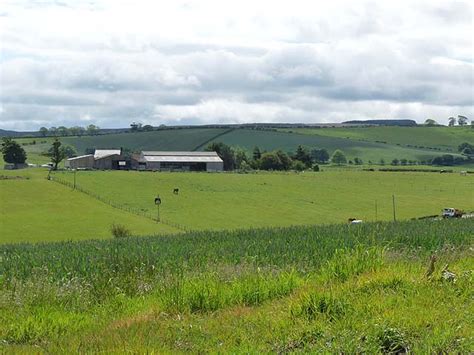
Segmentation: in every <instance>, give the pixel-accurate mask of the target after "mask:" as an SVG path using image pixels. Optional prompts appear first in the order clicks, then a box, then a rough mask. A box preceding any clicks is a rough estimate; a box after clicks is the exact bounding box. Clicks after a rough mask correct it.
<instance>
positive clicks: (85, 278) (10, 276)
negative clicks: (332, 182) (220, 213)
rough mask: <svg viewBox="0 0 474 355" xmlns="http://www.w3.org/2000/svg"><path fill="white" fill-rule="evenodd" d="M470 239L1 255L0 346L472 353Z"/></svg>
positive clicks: (181, 239) (307, 233) (294, 238)
mask: <svg viewBox="0 0 474 355" xmlns="http://www.w3.org/2000/svg"><path fill="white" fill-rule="evenodd" d="M472 237H473V230H472V221H469V220H453V221H437V222H433V221H424V222H421V221H419V222H414V221H410V222H400V223H377V224H365V225H360V226H348V225H332V226H319V227H313V226H307V227H304V226H302V227H291V228H280V229H279V228H271V229H252V230H240V231H233V232H224V231H223V232H193V233H187V234H184V235H179V236H161V237H159V236H157V237H146V238H145V237H144V238H124V239H118V240H102V241H99V240H92V241H81V242H68V243H65V242H62V243H54V244H36V245H33V244H20V245H3V246H0V260H1V263H0V275H1V278H0V307H1V308H0V339H1V340H2V341H1V342H0V344H1V345H0V346H1V347H2V348H1V349H2V350H3V351H7V352H11V351H32V350H33V349H36V351H52V352H56V351H57V352H64V351H85V352H89V351H105V352H110V351H116V352H123V351H132V352H144V351H152V350H155V351H171V352H174V351H193V352H198V351H223V352H227V351H237V352H242V351H243V352H248V351H249V352H255V351H258V352H269V351H279V352H285V351H292V350H305V351H326V352H327V351H329V352H346V353H347V352H349V353H353V352H357V351H365V352H374V351H389V350H397V349H398V350H399V351H401V350H403V349H405V350H411V351H414V352H439V351H446V352H469V350H472V349H473V348H472V346H473V339H472V333H473V327H474V325H473V320H472V318H471V317H469V316H468V315H469V314H472V311H474V309H473V302H472V281H473V280H472V269H473V267H474V260H473V255H472V247H473V244H472V240H473V239H472ZM433 252H436V253H437V255H438V260H439V265H437V267H436V270H435V272H434V273H433V275H432V277H431V278H430V279H427V278H425V277H424V272H425V270H426V268H427V260H428V258H429V255H430V254H431V253H433ZM445 263H449V269H450V271H452V272H454V273H455V275H456V281H455V282H449V281H445V280H444V279H443V278H442V277H441V274H440V269H441V267H442V265H444V264H445ZM440 319H442V320H443V321H439V320H440Z"/></svg>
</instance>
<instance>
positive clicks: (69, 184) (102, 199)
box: [47, 175, 192, 232]
mask: <svg viewBox="0 0 474 355" xmlns="http://www.w3.org/2000/svg"><path fill="white" fill-rule="evenodd" d="M47 179H48V180H50V181H53V182H56V183H58V184H61V185H63V186H66V187H70V188H71V189H73V190H77V191H79V192H82V193H83V194H86V195H88V196H89V197H92V198H94V199H96V200H98V201H100V202H102V203H105V204H106V205H109V206H111V207H113V208H116V209H118V210H121V211H124V212H128V213H131V214H134V215H136V216H140V217H144V218H147V219H151V220H152V221H154V222H158V223H163V224H166V225H168V226H170V227H173V228H176V229H178V230H181V231H184V232H191V231H192V229H190V228H188V227H186V226H183V225H180V224H177V223H173V222H170V221H168V220H166V219H165V220H163V218H161V217H160V220H159V221H158V219H157V217H156V216H155V215H154V214H152V213H150V212H145V211H142V210H140V209H138V208H133V207H129V206H125V205H123V204H120V203H116V202H114V201H112V200H109V199H107V198H105V197H103V196H101V195H99V194H96V193H95V192H92V191H89V190H87V189H84V188H83V187H81V186H79V185H77V184H76V186H74V184H73V183H72V182H70V181H66V180H64V179H61V178H59V177H56V176H54V175H50V176H49V177H48V178H47Z"/></svg>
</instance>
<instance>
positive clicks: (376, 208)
mask: <svg viewBox="0 0 474 355" xmlns="http://www.w3.org/2000/svg"><path fill="white" fill-rule="evenodd" d="M375 221H377V200H375Z"/></svg>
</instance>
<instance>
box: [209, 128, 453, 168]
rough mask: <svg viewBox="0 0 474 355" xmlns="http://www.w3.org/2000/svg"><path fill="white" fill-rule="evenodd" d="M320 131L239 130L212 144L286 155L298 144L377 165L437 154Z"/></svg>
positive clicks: (436, 153)
mask: <svg viewBox="0 0 474 355" xmlns="http://www.w3.org/2000/svg"><path fill="white" fill-rule="evenodd" d="M338 129H339V128H338ZM324 130H325V129H314V130H309V132H311V134H306V133H307V132H306V131H303V132H302V133H295V132H297V130H290V131H291V132H288V131H287V132H283V131H277V132H276V131H262V130H249V129H239V130H234V131H232V132H230V133H228V134H225V135H223V136H222V137H219V138H218V139H216V141H221V142H224V143H226V144H229V145H231V146H239V147H241V148H244V149H247V150H251V149H252V148H253V147H254V146H256V145H258V146H259V147H261V148H263V149H265V150H275V149H282V150H283V151H290V152H291V151H293V152H294V151H295V150H296V148H297V147H298V145H303V146H307V147H309V148H325V149H327V150H328V151H329V153H330V154H332V153H333V152H334V150H336V149H341V150H342V151H343V152H344V153H345V154H346V156H347V158H348V159H354V158H355V157H358V158H361V159H362V160H364V161H365V162H368V161H369V160H371V161H372V162H373V163H378V162H379V161H380V159H384V160H385V161H386V162H390V161H391V160H392V159H395V158H397V159H408V160H416V161H426V160H431V159H432V158H433V157H435V156H438V155H440V154H441V153H440V152H439V151H436V150H431V149H422V148H413V147H406V146H398V145H395V144H394V145H391V144H383V143H377V142H366V141H360V140H353V139H346V138H344V137H331V136H324V135H319V134H318V133H319V132H320V131H324ZM313 132H314V133H313ZM303 133H304V134H303ZM414 144H415V143H414ZM443 153H445V152H443Z"/></svg>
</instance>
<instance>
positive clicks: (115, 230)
mask: <svg viewBox="0 0 474 355" xmlns="http://www.w3.org/2000/svg"><path fill="white" fill-rule="evenodd" d="M110 231H111V232H112V235H113V236H114V238H126V237H130V236H131V235H132V232H131V231H130V229H128V228H127V227H125V226H124V225H122V224H115V223H114V224H112V226H111V227H110Z"/></svg>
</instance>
